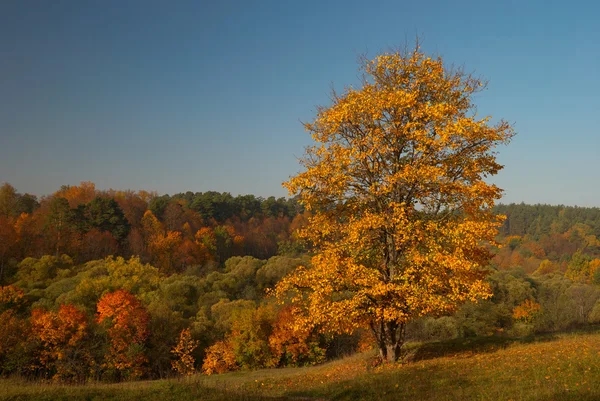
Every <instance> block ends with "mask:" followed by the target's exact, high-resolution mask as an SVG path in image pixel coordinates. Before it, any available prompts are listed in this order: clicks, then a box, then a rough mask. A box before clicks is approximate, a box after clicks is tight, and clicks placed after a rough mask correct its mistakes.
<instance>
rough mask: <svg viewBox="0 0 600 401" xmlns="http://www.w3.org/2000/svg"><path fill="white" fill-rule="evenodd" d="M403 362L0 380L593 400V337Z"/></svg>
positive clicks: (598, 343)
mask: <svg viewBox="0 0 600 401" xmlns="http://www.w3.org/2000/svg"><path fill="white" fill-rule="evenodd" d="M408 354H409V358H410V360H411V361H410V362H408V363H406V364H402V365H395V366H382V367H372V366H371V363H370V361H371V359H372V356H371V355H368V354H362V355H355V356H352V357H348V358H345V359H342V360H339V361H334V362H330V363H327V364H324V365H321V366H316V367H310V368H286V369H269V370H259V371H253V372H235V373H229V374H225V375H214V376H203V375H196V376H193V377H191V378H186V379H180V380H160V381H147V382H134V383H120V384H112V385H109V384H90V385H87V386H59V385H56V384H43V383H30V382H25V381H21V380H17V379H4V380H0V399H2V400H139V401H150V400H177V401H187V400H209V401H210V400H232V401H235V400H311V399H313V400H377V401H385V400H531V401H534V400H540V401H541V400H600V380H598V379H599V378H600V333H577V334H563V335H558V336H541V337H536V338H531V339H528V340H519V341H516V340H507V339H502V338H482V339H475V340H469V341H462V340H461V341H458V340H455V341H450V342H445V343H431V344H422V345H412V346H410V347H408Z"/></svg>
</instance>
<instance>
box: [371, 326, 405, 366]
mask: <svg viewBox="0 0 600 401" xmlns="http://www.w3.org/2000/svg"><path fill="white" fill-rule="evenodd" d="M404 327H405V324H404V323H398V322H383V321H380V322H379V324H378V325H377V324H371V330H372V332H373V334H374V335H375V338H376V339H377V345H378V347H379V357H380V358H381V361H382V362H384V363H394V362H397V361H398V360H399V359H400V358H401V357H402V345H403V344H404Z"/></svg>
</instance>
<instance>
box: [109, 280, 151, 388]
mask: <svg viewBox="0 0 600 401" xmlns="http://www.w3.org/2000/svg"><path fill="white" fill-rule="evenodd" d="M97 308H98V316H97V320H98V323H100V324H102V325H104V326H105V327H106V330H107V333H108V337H109V339H110V350H109V352H108V355H106V363H105V367H106V368H108V369H114V370H115V371H117V372H119V373H120V374H121V375H124V376H126V377H129V378H139V377H140V376H141V375H142V374H143V365H144V364H145V363H146V362H147V358H146V356H145V355H144V343H145V341H146V339H147V338H148V334H149V333H148V321H149V316H148V312H147V311H146V309H145V308H144V307H143V306H142V305H141V304H140V302H139V301H138V299H137V298H136V297H135V296H134V295H132V294H131V293H130V292H128V291H125V290H117V291H115V292H109V293H106V294H104V295H103V296H102V298H100V300H99V301H98V305H97Z"/></svg>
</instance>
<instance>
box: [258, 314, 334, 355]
mask: <svg viewBox="0 0 600 401" xmlns="http://www.w3.org/2000/svg"><path fill="white" fill-rule="evenodd" d="M294 321H295V316H294V308H292V307H286V308H283V309H282V310H281V311H280V312H279V313H278V315H277V320H276V321H275V323H274V325H273V332H272V333H271V336H269V347H270V349H271V353H272V354H273V358H274V365H282V364H294V365H295V364H298V363H299V362H300V361H301V360H302V359H306V358H309V359H310V357H311V355H310V354H311V349H313V348H315V347H318V345H317V344H316V343H315V342H314V339H311V337H312V335H311V334H312V333H311V330H310V329H309V328H307V327H306V326H304V327H301V326H297V325H294ZM311 340H313V341H312V344H311ZM320 351H321V352H319V353H318V354H320V355H324V350H320ZM315 362H322V361H320V360H316V361H315Z"/></svg>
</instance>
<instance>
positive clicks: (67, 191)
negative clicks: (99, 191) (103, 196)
mask: <svg viewBox="0 0 600 401" xmlns="http://www.w3.org/2000/svg"><path fill="white" fill-rule="evenodd" d="M54 195H55V196H59V197H61V198H65V199H66V200H68V201H69V206H70V207H71V208H72V209H74V208H76V207H77V206H79V205H83V204H86V203H89V202H90V201H91V200H92V199H94V198H95V197H96V185H95V184H94V183H93V182H88V181H82V182H81V183H80V184H79V186H76V185H75V186H72V187H71V186H69V187H66V188H64V189H61V190H60V191H57V192H55V193H54Z"/></svg>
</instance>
